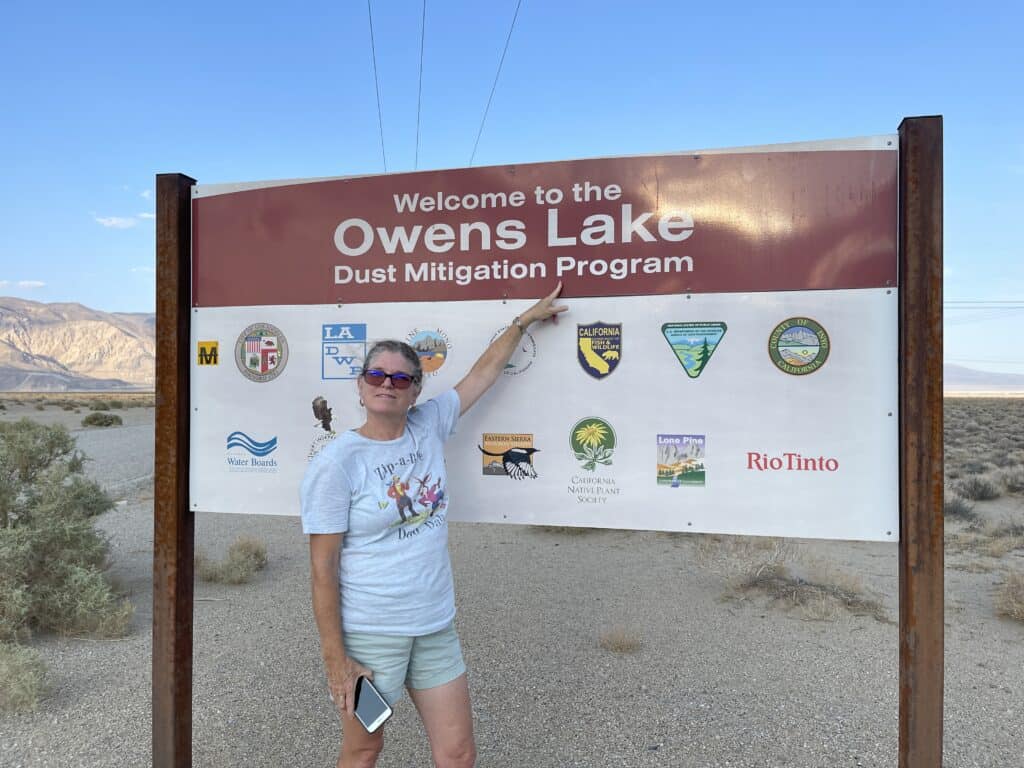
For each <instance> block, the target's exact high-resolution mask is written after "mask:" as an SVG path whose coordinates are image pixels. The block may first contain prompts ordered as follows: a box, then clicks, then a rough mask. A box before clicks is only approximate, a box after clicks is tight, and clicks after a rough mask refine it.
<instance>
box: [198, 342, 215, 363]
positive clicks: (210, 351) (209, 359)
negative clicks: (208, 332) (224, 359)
mask: <svg viewBox="0 0 1024 768" xmlns="http://www.w3.org/2000/svg"><path fill="white" fill-rule="evenodd" d="M219 350H220V343H219V342H216V341H200V342H199V343H198V344H196V365H219V364H220V360H219V357H218V352H219Z"/></svg>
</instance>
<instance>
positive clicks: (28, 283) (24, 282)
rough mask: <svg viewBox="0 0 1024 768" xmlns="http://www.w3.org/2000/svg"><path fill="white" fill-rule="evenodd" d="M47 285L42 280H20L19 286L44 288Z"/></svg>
mask: <svg viewBox="0 0 1024 768" xmlns="http://www.w3.org/2000/svg"><path fill="white" fill-rule="evenodd" d="M45 285H46V283H44V282H43V281H42V280H19V281H18V287H19V288H42V287H44V286H45Z"/></svg>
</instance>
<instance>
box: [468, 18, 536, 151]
mask: <svg viewBox="0 0 1024 768" xmlns="http://www.w3.org/2000/svg"><path fill="white" fill-rule="evenodd" d="M522 4H523V0H517V1H516V12H515V13H514V14H512V24H511V25H510V26H509V28H508V36H507V37H506V38H505V47H504V48H503V49H502V51H501V59H499V60H498V71H497V72H495V73H494V83H493V84H492V85H491V95H490V96H488V97H487V106H486V107H484V116H483V117H482V118H481V119H480V130H478V131H477V132H476V141H474V142H473V152H472V153H471V154H470V156H469V164H470V165H473V159H474V158H475V157H476V148H477V147H478V146H479V145H480V136H481V135H482V134H483V132H484V123H485V122H487V113H488V112H489V111H490V109H491V100H492V99H493V98H494V90H495V89H496V88H497V87H498V78H499V77H500V76H501V66H502V65H503V64H504V63H505V54H506V53H508V44H509V41H510V40H511V39H512V30H514V29H515V28H516V19H518V18H519V6H521V5H522Z"/></svg>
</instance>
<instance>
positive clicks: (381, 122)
mask: <svg viewBox="0 0 1024 768" xmlns="http://www.w3.org/2000/svg"><path fill="white" fill-rule="evenodd" d="M366 15H367V16H368V17H369V19H370V55H371V56H372V58H373V86H374V88H375V89H376V90H377V128H378V129H379V131H380V156H381V157H382V158H383V160H384V173H387V172H388V156H387V153H386V152H385V151H384V113H383V111H382V110H381V108H380V78H379V77H377V46H376V45H375V44H374V41H373V11H372V9H371V8H370V0H366Z"/></svg>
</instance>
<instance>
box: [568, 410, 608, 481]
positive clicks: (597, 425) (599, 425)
mask: <svg viewBox="0 0 1024 768" xmlns="http://www.w3.org/2000/svg"><path fill="white" fill-rule="evenodd" d="M615 442H616V441H615V430H614V429H612V425H611V424H609V423H608V422H607V421H605V420H604V419H600V418H598V417H596V416H589V417H587V418H585V419H581V420H580V421H578V422H576V425H575V426H574V427H573V428H572V430H571V431H570V432H569V446H570V447H571V448H572V452H573V454H574V455H575V456H576V460H577V461H579V462H580V466H582V467H583V468H584V469H586V470H589V471H591V472H593V471H594V470H595V469H597V466H598V465H599V464H600V465H604V466H610V465H611V463H612V454H613V453H614V452H615Z"/></svg>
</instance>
